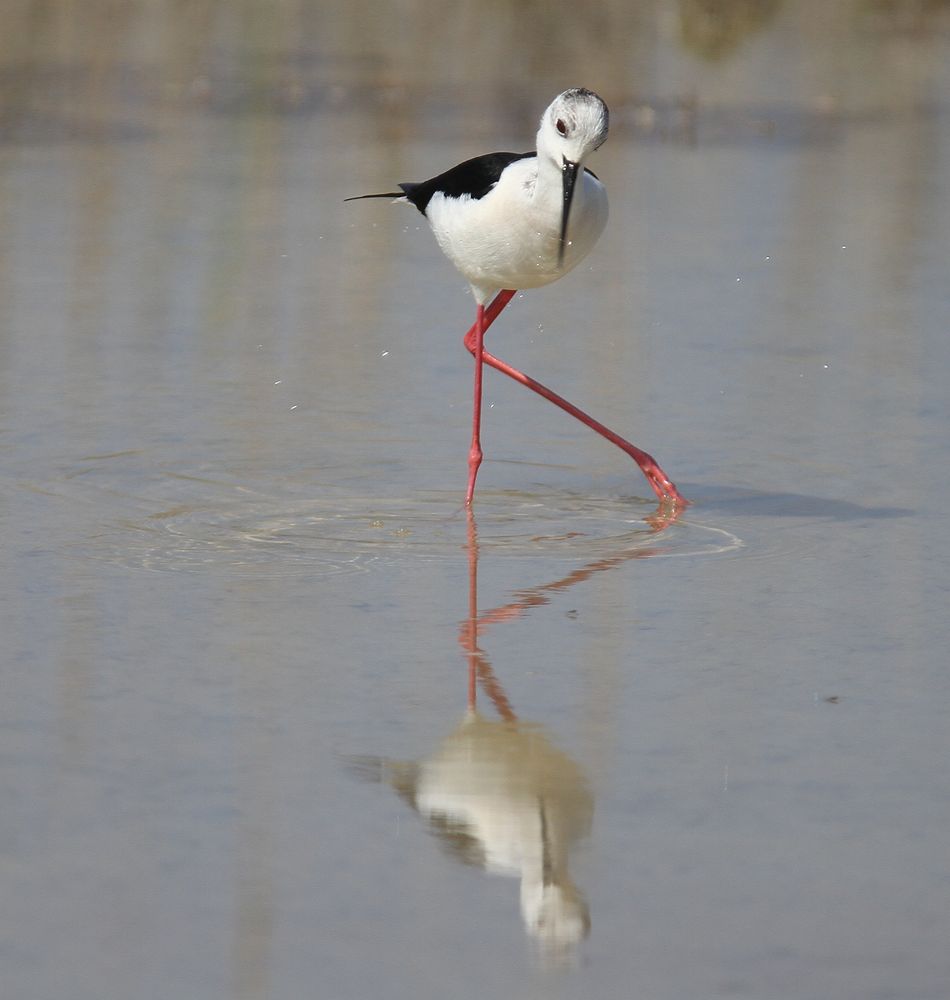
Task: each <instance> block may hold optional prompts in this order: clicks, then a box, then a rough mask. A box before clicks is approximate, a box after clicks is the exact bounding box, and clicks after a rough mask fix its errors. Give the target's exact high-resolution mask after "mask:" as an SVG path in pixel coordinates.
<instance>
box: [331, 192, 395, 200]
mask: <svg viewBox="0 0 950 1000" xmlns="http://www.w3.org/2000/svg"><path fill="white" fill-rule="evenodd" d="M405 197H406V195H405V193H404V192H403V191H384V192H383V193H382V194H354V195H353V196H352V197H350V198H344V199H343V200H344V201H360V200H361V199H363V198H405Z"/></svg>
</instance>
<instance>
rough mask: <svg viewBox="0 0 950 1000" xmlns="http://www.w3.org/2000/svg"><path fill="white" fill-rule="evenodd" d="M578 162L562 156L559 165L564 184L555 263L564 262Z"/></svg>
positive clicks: (578, 167) (559, 264) (560, 263)
mask: <svg viewBox="0 0 950 1000" xmlns="http://www.w3.org/2000/svg"><path fill="white" fill-rule="evenodd" d="M579 169H580V164H579V163H572V162H571V161H570V160H568V159H567V158H564V160H563V165H562V166H561V180H562V182H563V184H564V206H563V208H562V209H561V243H560V246H559V247H558V249H557V265H558V267H561V266H562V265H563V264H564V251H565V250H566V249H567V220H568V216H569V215H570V214H571V202H572V201H573V200H574V183H575V182H576V180H577V172H578V170H579Z"/></svg>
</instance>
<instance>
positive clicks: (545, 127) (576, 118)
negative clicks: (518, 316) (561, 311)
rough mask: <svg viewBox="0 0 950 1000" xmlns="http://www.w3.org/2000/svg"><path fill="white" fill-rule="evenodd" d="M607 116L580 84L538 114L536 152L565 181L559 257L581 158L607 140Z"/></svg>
mask: <svg viewBox="0 0 950 1000" xmlns="http://www.w3.org/2000/svg"><path fill="white" fill-rule="evenodd" d="M608 118H609V114H608V111H607V105H606V104H604V102H603V101H602V100H601V99H600V98H599V97H598V96H597V95H596V94H595V93H594V92H593V91H591V90H584V88H583V87H577V88H575V89H573V90H565V91H564V93H563V94H558V96H557V97H555V98H554V100H553V101H552V102H551V104H550V106H549V107H548V109H547V111H545V112H544V114H543V115H542V116H541V125H540V127H539V128H538V156H539V157H547V158H548V159H550V160H553V161H554V163H555V164H556V165H557V168H558V170H560V171H561V177H562V180H563V184H564V203H563V208H562V211H561V246H560V250H559V259H560V260H561V261H563V259H564V248H565V247H566V246H567V220H568V217H569V215H570V212H571V200H572V199H573V197H574V183H575V181H576V180H577V175H578V173H579V172H580V170H581V167H582V164H583V162H584V159H585V158H586V157H587V156H589V155H590V154H591V153H593V151H594V150H595V149H597V147H598V146H602V145H603V144H604V142H606V141H607V126H608Z"/></svg>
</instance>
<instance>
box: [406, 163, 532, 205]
mask: <svg viewBox="0 0 950 1000" xmlns="http://www.w3.org/2000/svg"><path fill="white" fill-rule="evenodd" d="M534 155H535V153H534V152H533V151H532V152H530V153H486V154H485V155H484V156H475V157H473V158H472V159H471V160H465V162H464V163H460V164H458V166H455V167H452V169H451V170H446V171H445V173H444V174H439V176H438V177H432V178H430V179H429V180H427V181H421V182H420V183H418V184H400V185H399V186H400V187H401V188H402V190H403V192H404V193H405V195H406V199H407V200H408V201H411V202H412V204H413V205H415V206H416V208H418V209H419V211H420V212H422V214H423V215H425V214H426V208H427V207H428V205H429V201H430V199H431V198H432V196H433V195H434V194H435V193H436V192H438V191H441V192H442V194H444V195H448V196H449V197H450V198H461V197H462V195H466V194H467V195H469V197H471V198H484V197H485V195H486V194H488V192H489V191H491V189H492V188H493V187H494V186H495V185H496V184H497V183H498V178H499V177H501V174H502V171H503V170H504V169H505V167H507V166H508V165H509V164H511V163H514V162H515V161H516V160H524V159H526V158H527V157H529V156H534Z"/></svg>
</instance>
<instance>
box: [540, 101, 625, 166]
mask: <svg viewBox="0 0 950 1000" xmlns="http://www.w3.org/2000/svg"><path fill="white" fill-rule="evenodd" d="M608 118H609V115H608V111H607V105H606V104H604V102H603V101H602V100H601V99H600V98H599V97H598V96H597V95H596V94H595V93H594V92H593V91H591V90H585V89H584V88H583V87H576V88H574V89H573V90H565V91H564V93H563V94H558V95H557V97H555V98H554V100H553V101H552V102H551V104H550V106H549V107H548V109H547V111H545V112H544V114H543V115H542V117H541V125H540V127H539V129H538V154H539V155H540V154H541V153H544V154H545V155H547V156H550V157H552V158H553V159H554V160H555V161H556V162H557V165H558V166H559V167H560V166H561V164H562V163H563V161H564V160H568V161H569V162H571V163H578V164H579V163H582V162H583V160H584V159H585V157H587V156H589V155H590V154H591V153H593V151H594V150H595V149H597V147H598V146H602V145H603V144H604V143H605V142H606V141H607V126H608Z"/></svg>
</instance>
